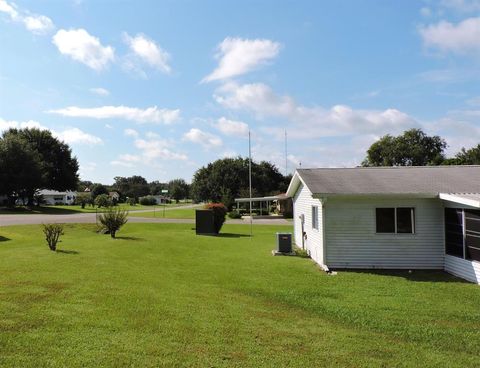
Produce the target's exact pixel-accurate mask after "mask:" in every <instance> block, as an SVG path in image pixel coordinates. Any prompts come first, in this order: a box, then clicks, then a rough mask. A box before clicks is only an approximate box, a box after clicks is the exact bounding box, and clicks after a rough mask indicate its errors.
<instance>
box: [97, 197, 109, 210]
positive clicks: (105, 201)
mask: <svg viewBox="0 0 480 368" xmlns="http://www.w3.org/2000/svg"><path fill="white" fill-rule="evenodd" d="M95 205H96V206H97V207H98V208H101V207H111V206H112V200H111V199H110V197H109V196H108V194H100V195H98V196H97V197H96V198H95Z"/></svg>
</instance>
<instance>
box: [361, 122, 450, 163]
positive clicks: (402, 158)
mask: <svg viewBox="0 0 480 368" xmlns="http://www.w3.org/2000/svg"><path fill="white" fill-rule="evenodd" d="M446 147H447V143H446V142H445V140H444V139H442V138H441V137H439V136H437V135H435V136H428V135H427V134H425V133H424V132H423V131H422V130H420V129H410V130H407V131H405V132H404V133H403V134H402V135H399V136H396V137H394V136H391V135H385V136H383V137H382V138H380V140H378V141H377V142H375V143H373V144H372V145H371V146H370V148H369V149H368V151H367V157H366V158H365V160H364V161H363V163H362V165H363V166H425V165H439V164H441V163H442V162H443V161H444V160H445V154H444V151H445V149H446Z"/></svg>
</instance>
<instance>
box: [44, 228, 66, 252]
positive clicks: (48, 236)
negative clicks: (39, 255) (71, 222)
mask: <svg viewBox="0 0 480 368" xmlns="http://www.w3.org/2000/svg"><path fill="white" fill-rule="evenodd" d="M43 233H44V234H45V240H46V241H47V244H48V247H49V248H50V250H52V251H56V250H57V243H58V241H59V239H60V235H63V225H61V224H44V225H43Z"/></svg>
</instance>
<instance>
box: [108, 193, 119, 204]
mask: <svg viewBox="0 0 480 368" xmlns="http://www.w3.org/2000/svg"><path fill="white" fill-rule="evenodd" d="M108 196H109V197H110V199H111V200H114V201H117V202H118V201H119V200H120V194H118V192H115V191H113V192H108Z"/></svg>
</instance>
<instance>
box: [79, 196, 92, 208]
mask: <svg viewBox="0 0 480 368" xmlns="http://www.w3.org/2000/svg"><path fill="white" fill-rule="evenodd" d="M75 204H77V205H80V206H82V208H85V206H86V205H87V204H92V196H91V195H90V193H78V194H77V196H76V197H75Z"/></svg>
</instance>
